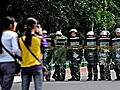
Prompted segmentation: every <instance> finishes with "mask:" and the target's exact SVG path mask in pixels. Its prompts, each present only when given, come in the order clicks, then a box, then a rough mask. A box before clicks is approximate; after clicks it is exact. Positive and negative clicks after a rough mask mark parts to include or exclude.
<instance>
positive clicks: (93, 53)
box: [84, 34, 98, 81]
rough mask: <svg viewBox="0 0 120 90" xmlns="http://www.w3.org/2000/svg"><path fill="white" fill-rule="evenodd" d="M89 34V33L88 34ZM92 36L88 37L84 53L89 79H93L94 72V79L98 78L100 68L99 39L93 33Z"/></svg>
mask: <svg viewBox="0 0 120 90" xmlns="http://www.w3.org/2000/svg"><path fill="white" fill-rule="evenodd" d="M88 35H89V34H88ZM90 36H92V37H88V38H86V40H85V42H84V44H85V46H84V49H85V50H84V55H85V59H86V61H87V69H88V79H87V80H88V81H90V80H92V76H93V75H92V74H94V81H96V80H97V79H98V70H97V63H98V59H97V47H96V45H97V40H96V38H95V37H94V36H93V35H90Z"/></svg>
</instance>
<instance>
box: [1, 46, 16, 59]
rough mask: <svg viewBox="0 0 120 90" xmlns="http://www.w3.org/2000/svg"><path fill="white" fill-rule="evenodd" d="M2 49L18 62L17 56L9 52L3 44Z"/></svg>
mask: <svg viewBox="0 0 120 90" xmlns="http://www.w3.org/2000/svg"><path fill="white" fill-rule="evenodd" d="M2 47H3V48H4V50H5V51H6V52H7V53H8V54H9V55H11V56H12V57H13V58H14V59H15V60H16V58H15V56H14V55H13V54H12V53H11V52H10V51H9V50H7V49H6V48H5V46H4V45H3V44H2Z"/></svg>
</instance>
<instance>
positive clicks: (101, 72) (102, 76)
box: [99, 65, 105, 80]
mask: <svg viewBox="0 0 120 90" xmlns="http://www.w3.org/2000/svg"><path fill="white" fill-rule="evenodd" d="M104 74H105V73H104V65H100V79H99V80H105V75H104Z"/></svg>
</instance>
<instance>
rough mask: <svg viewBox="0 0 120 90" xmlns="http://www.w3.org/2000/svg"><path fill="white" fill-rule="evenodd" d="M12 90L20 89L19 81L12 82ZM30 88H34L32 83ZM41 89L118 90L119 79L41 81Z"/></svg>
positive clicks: (119, 86) (119, 85)
mask: <svg viewBox="0 0 120 90" xmlns="http://www.w3.org/2000/svg"><path fill="white" fill-rule="evenodd" d="M12 90H21V83H14V84H13V87H12ZM30 90H35V89H34V84H33V83H31V85H30ZM43 90H120V81H63V82H59V81H57V82H55V81H53V82H43Z"/></svg>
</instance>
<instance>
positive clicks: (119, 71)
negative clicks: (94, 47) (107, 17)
mask: <svg viewBox="0 0 120 90" xmlns="http://www.w3.org/2000/svg"><path fill="white" fill-rule="evenodd" d="M115 36H116V37H115V38H113V39H112V59H113V62H114V64H115V65H114V70H115V72H116V76H117V78H116V80H120V28H117V29H116V30H115Z"/></svg>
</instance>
